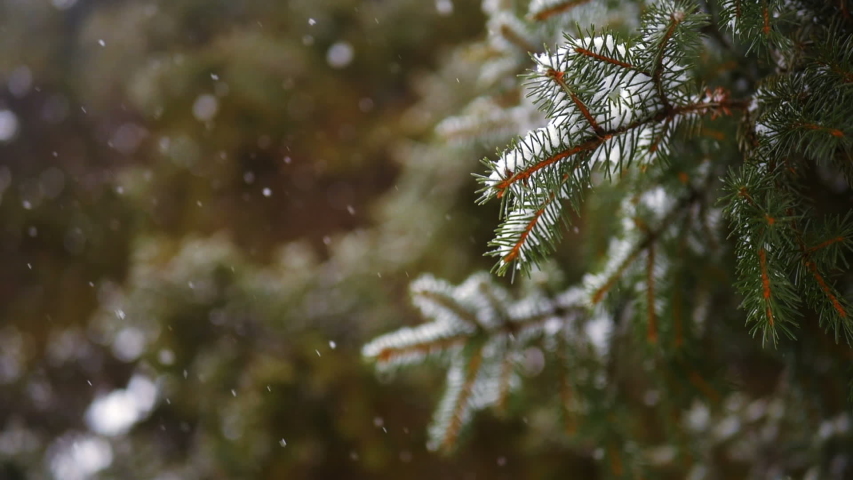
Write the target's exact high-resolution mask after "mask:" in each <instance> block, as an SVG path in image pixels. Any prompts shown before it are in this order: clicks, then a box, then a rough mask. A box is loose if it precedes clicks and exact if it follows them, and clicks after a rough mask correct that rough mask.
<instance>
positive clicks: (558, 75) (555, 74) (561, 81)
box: [548, 69, 604, 135]
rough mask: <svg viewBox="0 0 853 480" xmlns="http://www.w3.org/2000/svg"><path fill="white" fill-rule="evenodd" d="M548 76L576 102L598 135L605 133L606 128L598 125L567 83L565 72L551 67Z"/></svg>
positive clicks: (576, 105)
mask: <svg viewBox="0 0 853 480" xmlns="http://www.w3.org/2000/svg"><path fill="white" fill-rule="evenodd" d="M548 76H549V77H551V78H553V79H554V82H556V84H557V85H559V86H560V89H562V90H563V91H564V92H565V93H566V94H567V95H568V96H569V98H571V99H572V102H573V103H574V104H575V107H577V109H578V110H579V111H580V112H581V115H583V117H584V118H585V119H586V121H587V123H589V126H590V127H592V130H593V131H594V132H595V133H596V135H601V134H602V133H604V130H603V129H602V128H601V127H600V126H599V125H598V122H596V121H595V119H594V118H593V117H592V115H591V114H590V113H589V109H588V108H587V107H586V105H584V103H583V102H582V101H581V99H580V98H578V96H577V95H575V92H574V91H573V90H572V89H571V88H569V85H568V84H567V83H566V80H565V72H561V71H558V70H554V69H549V70H548Z"/></svg>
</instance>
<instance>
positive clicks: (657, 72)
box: [652, 14, 683, 111]
mask: <svg viewBox="0 0 853 480" xmlns="http://www.w3.org/2000/svg"><path fill="white" fill-rule="evenodd" d="M669 19H670V24H669V28H667V29H666V33H665V34H664V36H663V39H662V40H661V44H660V47H659V51H658V57H657V61H656V62H655V69H654V71H653V72H652V81H653V82H654V84H655V89H656V90H657V92H658V96H659V97H660V100H661V103H663V108H664V110H665V111H666V110H670V109H671V108H672V105H671V104H670V103H669V99H668V98H667V97H666V92H665V91H664V88H663V82H662V77H663V59H664V57H665V56H666V47H667V44H668V43H669V40H670V39H671V38H672V35H673V34H674V33H675V29H676V28H677V27H678V24H679V23H681V21H682V19H683V16H682V17H678V16H676V15H675V14H672V15H670V17H669Z"/></svg>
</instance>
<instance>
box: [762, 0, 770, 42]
mask: <svg viewBox="0 0 853 480" xmlns="http://www.w3.org/2000/svg"><path fill="white" fill-rule="evenodd" d="M761 13H762V15H763V17H764V27H763V28H762V31H763V32H764V36H765V37H769V36H770V8H769V7H768V6H767V0H764V1H763V2H762V7H761Z"/></svg>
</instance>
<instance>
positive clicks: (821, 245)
mask: <svg viewBox="0 0 853 480" xmlns="http://www.w3.org/2000/svg"><path fill="white" fill-rule="evenodd" d="M844 240H845V238H844V237H835V238H830V239H829V240H827V241H825V242H821V243H819V244H817V245H815V246H814V247H811V248H809V249H807V251H808V252H809V253H811V252H816V251H818V250H820V249H822V248H826V247H828V246H830V245H832V244H833V243H838V242H843V241H844Z"/></svg>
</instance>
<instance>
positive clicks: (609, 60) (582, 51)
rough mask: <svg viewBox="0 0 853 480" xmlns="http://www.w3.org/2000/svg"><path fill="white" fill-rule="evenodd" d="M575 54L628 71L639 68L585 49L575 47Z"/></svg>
mask: <svg viewBox="0 0 853 480" xmlns="http://www.w3.org/2000/svg"><path fill="white" fill-rule="evenodd" d="M575 52H576V53H579V54H581V55H584V56H587V57H590V58H594V59H596V60H598V61H600V62H605V63H609V64H611V65H618V66H620V67H622V68H627V69H630V70H637V68H636V67H634V66H633V65H631V64H630V63H625V62H623V61H621V60H617V59H615V58H610V57H606V56H604V55H601V54H598V53H595V52H593V51H590V50H587V49H585V48H581V47H575ZM641 73H645V72H641Z"/></svg>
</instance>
